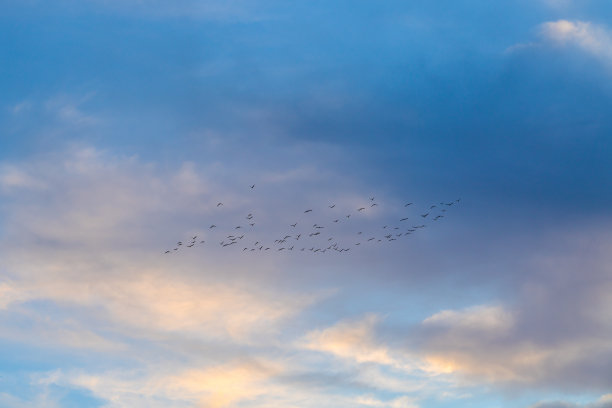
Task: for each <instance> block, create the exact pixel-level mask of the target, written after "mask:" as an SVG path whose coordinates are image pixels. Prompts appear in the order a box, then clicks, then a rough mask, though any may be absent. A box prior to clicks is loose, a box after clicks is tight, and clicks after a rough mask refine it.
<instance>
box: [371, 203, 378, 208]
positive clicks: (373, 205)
mask: <svg viewBox="0 0 612 408" xmlns="http://www.w3.org/2000/svg"><path fill="white" fill-rule="evenodd" d="M377 205H378V204H376V203H374V204H372V205H371V206H370V207H375V206H377Z"/></svg>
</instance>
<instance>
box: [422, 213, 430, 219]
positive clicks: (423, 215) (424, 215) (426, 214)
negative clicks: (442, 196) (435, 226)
mask: <svg viewBox="0 0 612 408" xmlns="http://www.w3.org/2000/svg"><path fill="white" fill-rule="evenodd" d="M428 215H429V213H425V214H421V217H423V218H425V217H427V216H428Z"/></svg>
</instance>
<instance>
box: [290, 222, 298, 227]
mask: <svg viewBox="0 0 612 408" xmlns="http://www.w3.org/2000/svg"><path fill="white" fill-rule="evenodd" d="M289 225H291V226H292V227H294V228H295V226H296V225H297V222H296V223H295V224H289Z"/></svg>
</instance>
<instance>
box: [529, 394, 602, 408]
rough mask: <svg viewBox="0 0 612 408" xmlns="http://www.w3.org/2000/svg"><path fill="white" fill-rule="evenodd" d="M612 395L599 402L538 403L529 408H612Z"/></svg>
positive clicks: (600, 399) (598, 400)
mask: <svg viewBox="0 0 612 408" xmlns="http://www.w3.org/2000/svg"><path fill="white" fill-rule="evenodd" d="M611 407H612V394H605V395H602V396H601V397H600V398H599V399H597V401H594V402H589V403H576V402H569V401H545V402H538V403H537V404H534V405H532V406H530V407H529V408H611Z"/></svg>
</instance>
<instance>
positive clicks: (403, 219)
mask: <svg viewBox="0 0 612 408" xmlns="http://www.w3.org/2000/svg"><path fill="white" fill-rule="evenodd" d="M407 219H408V217H406V218H402V219H401V220H400V221H406V220H407Z"/></svg>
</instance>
